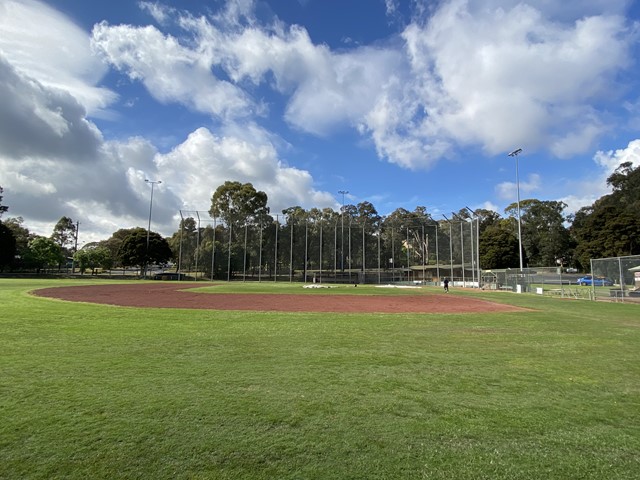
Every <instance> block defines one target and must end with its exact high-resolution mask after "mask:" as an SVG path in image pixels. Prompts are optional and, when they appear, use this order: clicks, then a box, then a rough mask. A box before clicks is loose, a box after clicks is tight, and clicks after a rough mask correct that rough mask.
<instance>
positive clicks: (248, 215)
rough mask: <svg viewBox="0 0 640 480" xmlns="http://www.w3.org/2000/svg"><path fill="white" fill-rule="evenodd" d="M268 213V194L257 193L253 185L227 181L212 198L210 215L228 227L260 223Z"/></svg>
mask: <svg viewBox="0 0 640 480" xmlns="http://www.w3.org/2000/svg"><path fill="white" fill-rule="evenodd" d="M268 213H269V207H267V194H266V193H264V192H261V191H257V190H256V189H255V188H254V187H253V185H252V184H251V183H240V182H231V181H226V182H224V184H222V185H220V186H219V187H218V188H217V189H216V191H215V192H214V194H213V196H212V197H211V208H210V209H209V214H210V215H211V216H212V217H218V218H221V219H222V220H223V221H224V222H225V223H226V224H227V225H234V226H237V225H242V224H244V223H245V222H247V223H260V222H261V221H263V220H265V218H264V217H265V216H266V215H268Z"/></svg>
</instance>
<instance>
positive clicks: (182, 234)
mask: <svg viewBox="0 0 640 480" xmlns="http://www.w3.org/2000/svg"><path fill="white" fill-rule="evenodd" d="M200 233H201V234H203V230H202V229H200ZM202 238H204V237H202ZM167 241H168V242H169V247H171V250H172V251H173V252H174V257H175V258H176V259H177V258H178V256H180V258H181V263H180V268H181V269H182V270H186V271H189V272H191V270H192V269H193V268H194V265H195V261H196V250H197V246H198V224H197V223H196V221H195V219H194V218H193V217H187V218H183V219H182V220H180V225H179V227H178V230H177V231H176V232H174V233H173V235H171V237H169V238H168V239H167ZM209 248H210V247H209Z"/></svg>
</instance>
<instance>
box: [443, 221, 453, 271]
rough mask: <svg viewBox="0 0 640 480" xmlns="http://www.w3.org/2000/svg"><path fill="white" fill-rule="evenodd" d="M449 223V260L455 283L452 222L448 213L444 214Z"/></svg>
mask: <svg viewBox="0 0 640 480" xmlns="http://www.w3.org/2000/svg"><path fill="white" fill-rule="evenodd" d="M442 216H443V217H444V218H445V220H446V221H447V223H448V224H449V262H450V264H451V282H452V283H453V236H452V233H451V222H450V221H449V219H448V218H447V217H446V215H444V214H442Z"/></svg>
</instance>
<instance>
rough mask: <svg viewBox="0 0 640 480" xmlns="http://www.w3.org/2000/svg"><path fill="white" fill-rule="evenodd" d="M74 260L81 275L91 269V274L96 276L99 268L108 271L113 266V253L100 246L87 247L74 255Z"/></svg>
mask: <svg viewBox="0 0 640 480" xmlns="http://www.w3.org/2000/svg"><path fill="white" fill-rule="evenodd" d="M73 260H74V262H76V264H77V265H78V268H79V269H80V273H81V274H83V273H84V272H85V270H87V269H91V274H92V275H94V274H95V271H96V269H97V268H104V269H108V268H111V267H112V266H113V259H112V258H111V252H110V251H109V249H108V248H107V247H101V246H99V245H86V246H85V247H84V248H82V249H80V250H78V251H77V252H76V253H75V254H74V255H73Z"/></svg>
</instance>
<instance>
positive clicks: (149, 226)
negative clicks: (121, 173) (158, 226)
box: [144, 178, 162, 277]
mask: <svg viewBox="0 0 640 480" xmlns="http://www.w3.org/2000/svg"><path fill="white" fill-rule="evenodd" d="M144 181H145V182H146V183H149V184H151V201H150V202H149V224H148V226H147V258H146V259H145V260H146V261H145V265H144V276H145V277H146V276H147V268H148V266H149V236H150V234H151V211H152V210H153V187H154V186H155V185H156V184H160V183H162V180H155V181H151V180H149V179H148V178H145V179H144Z"/></svg>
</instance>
